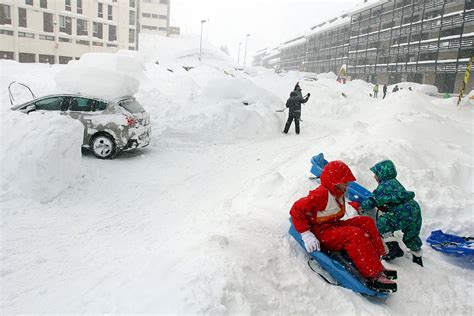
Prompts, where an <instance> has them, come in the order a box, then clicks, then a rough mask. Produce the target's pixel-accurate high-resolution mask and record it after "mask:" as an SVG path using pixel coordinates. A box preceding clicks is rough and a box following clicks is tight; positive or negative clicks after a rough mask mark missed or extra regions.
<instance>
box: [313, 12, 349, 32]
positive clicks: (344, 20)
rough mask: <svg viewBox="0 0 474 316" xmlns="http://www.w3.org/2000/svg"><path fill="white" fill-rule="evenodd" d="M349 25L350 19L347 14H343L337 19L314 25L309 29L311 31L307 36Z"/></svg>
mask: <svg viewBox="0 0 474 316" xmlns="http://www.w3.org/2000/svg"><path fill="white" fill-rule="evenodd" d="M349 23H351V17H350V15H349V14H343V15H341V16H339V17H337V18H334V19H331V20H329V21H326V22H323V23H321V24H318V25H315V26H313V27H312V28H311V31H309V32H308V34H307V36H311V35H314V34H317V33H320V32H323V31H327V30H329V29H332V28H335V27H338V26H341V25H344V24H349Z"/></svg>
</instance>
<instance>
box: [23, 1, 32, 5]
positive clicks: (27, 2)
mask: <svg viewBox="0 0 474 316" xmlns="http://www.w3.org/2000/svg"><path fill="white" fill-rule="evenodd" d="M25 4H26V5H33V0H25Z"/></svg>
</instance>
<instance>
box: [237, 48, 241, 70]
mask: <svg viewBox="0 0 474 316" xmlns="http://www.w3.org/2000/svg"><path fill="white" fill-rule="evenodd" d="M241 45H242V43H239V52H238V53H237V65H240V46H241Z"/></svg>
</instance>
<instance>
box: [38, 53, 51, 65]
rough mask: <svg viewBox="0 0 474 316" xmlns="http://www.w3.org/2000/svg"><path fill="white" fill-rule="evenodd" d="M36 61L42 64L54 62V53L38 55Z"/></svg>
mask: <svg viewBox="0 0 474 316" xmlns="http://www.w3.org/2000/svg"><path fill="white" fill-rule="evenodd" d="M38 61H39V62H40V63H44V64H54V55H42V54H39V55H38Z"/></svg>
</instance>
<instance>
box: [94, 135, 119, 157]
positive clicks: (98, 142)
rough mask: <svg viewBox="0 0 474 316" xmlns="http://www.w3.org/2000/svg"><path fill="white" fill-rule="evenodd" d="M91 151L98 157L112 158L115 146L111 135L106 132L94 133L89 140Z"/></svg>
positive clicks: (115, 149) (115, 151) (115, 150)
mask: <svg viewBox="0 0 474 316" xmlns="http://www.w3.org/2000/svg"><path fill="white" fill-rule="evenodd" d="M91 150H92V153H93V154H94V155H95V156H96V157H97V158H100V159H112V158H114V156H115V154H116V153H117V146H116V145H115V140H114V138H113V137H112V136H110V135H109V134H106V133H101V134H98V135H95V136H94V137H93V138H92V140H91Z"/></svg>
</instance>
